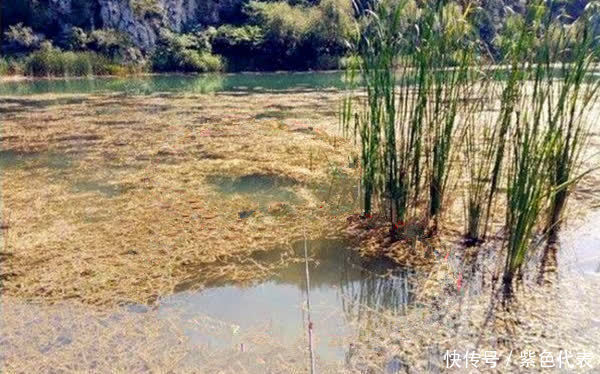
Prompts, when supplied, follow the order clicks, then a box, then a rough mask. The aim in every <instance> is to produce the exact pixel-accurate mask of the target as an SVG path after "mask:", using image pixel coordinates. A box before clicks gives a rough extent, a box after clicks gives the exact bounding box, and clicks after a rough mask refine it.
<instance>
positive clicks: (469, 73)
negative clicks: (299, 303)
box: [342, 1, 598, 298]
mask: <svg viewBox="0 0 600 374" xmlns="http://www.w3.org/2000/svg"><path fill="white" fill-rule="evenodd" d="M591 7H592V6H590V7H588V9H586V13H585V14H583V15H582V16H581V17H580V18H579V19H577V20H576V21H574V22H570V23H567V22H564V20H562V19H561V18H560V17H562V16H561V15H558V16H557V15H556V14H554V13H553V12H552V9H553V8H552V2H545V1H536V2H531V3H529V4H528V6H527V8H526V11H525V13H524V14H523V15H519V14H514V15H512V16H511V17H510V18H509V19H508V21H507V27H506V30H505V34H504V35H501V36H500V37H499V38H498V40H497V41H496V42H497V46H498V49H499V50H500V51H501V52H502V53H501V56H500V60H499V61H498V60H494V59H493V58H492V57H490V56H489V55H488V54H487V52H486V51H485V49H484V48H482V47H481V46H482V45H483V43H482V42H481V41H480V40H479V38H478V36H477V35H476V34H475V33H474V32H473V30H472V27H471V25H472V24H471V19H470V17H471V15H472V14H473V9H471V7H470V6H469V5H468V4H467V5H458V4H456V3H451V2H445V1H432V2H429V3H427V4H426V5H423V6H421V7H418V6H416V4H415V3H413V2H410V1H401V2H386V1H380V2H376V3H375V4H374V5H373V7H372V8H371V9H370V10H369V11H368V12H367V16H366V20H367V21H366V27H364V31H363V32H362V34H361V35H360V37H359V38H358V39H356V40H355V41H354V47H355V48H354V51H355V54H356V58H355V59H354V60H353V61H355V65H354V71H353V72H352V73H347V74H348V76H349V77H350V78H351V79H350V80H353V79H354V80H356V79H357V77H358V78H359V79H361V80H362V82H363V83H364V86H365V92H364V94H365V95H364V96H362V97H361V96H352V95H350V96H348V97H346V98H345V99H344V102H343V105H342V122H343V123H344V125H345V127H344V128H345V129H346V130H347V131H348V130H352V129H353V130H354V134H355V136H356V138H357V139H358V140H359V141H360V144H361V154H362V157H361V169H360V170H361V175H362V193H363V201H364V202H363V207H364V210H363V214H364V215H365V216H366V217H368V216H370V215H372V214H379V215H382V216H384V217H386V218H387V219H388V220H389V222H390V224H389V225H388V227H389V231H390V238H391V242H392V243H393V242H394V241H395V240H397V239H398V237H399V236H400V235H399V233H400V234H401V230H399V229H398V223H404V222H405V221H406V220H410V221H412V222H416V221H423V220H426V221H428V223H426V224H425V227H426V228H427V229H426V233H427V235H425V236H426V237H427V236H431V235H434V234H435V233H437V232H438V231H439V229H440V227H439V224H440V222H442V223H446V222H444V220H441V218H442V217H443V212H444V211H445V210H452V209H453V202H454V199H453V197H452V196H451V197H450V198H448V196H447V190H448V186H453V187H455V186H457V184H455V183H453V181H452V179H453V178H456V179H455V180H460V178H461V177H462V175H466V178H467V179H466V180H465V187H466V188H465V189H464V191H465V201H464V208H463V211H464V217H465V219H464V236H465V239H466V244H467V245H476V244H479V243H482V242H483V241H485V240H493V241H498V240H499V241H501V242H502V243H503V244H501V243H500V242H499V243H498V245H499V247H502V248H503V249H505V250H506V263H505V266H504V277H503V280H504V285H505V295H506V296H508V298H509V297H510V294H511V293H512V284H513V280H514V279H515V277H516V276H518V277H519V278H521V277H522V276H523V274H522V272H523V264H524V263H525V262H526V261H527V260H528V259H529V258H530V257H532V256H533V255H534V254H536V253H538V252H537V251H536V249H537V248H539V247H540V246H539V244H540V243H541V242H546V243H548V246H547V248H552V243H555V242H556V238H557V233H558V230H559V227H560V222H561V220H562V212H563V211H564V209H565V205H566V201H567V196H568V194H569V191H571V190H572V189H573V188H574V186H575V185H576V182H577V181H578V180H579V178H580V177H581V175H582V173H583V171H582V170H581V165H582V149H583V147H584V146H585V144H587V141H588V139H589V134H590V131H589V126H590V122H589V121H587V120H586V114H587V113H588V112H589V111H590V110H591V108H592V106H593V104H594V103H595V102H596V99H597V92H598V91H597V88H598V83H597V82H598V81H597V80H591V81H590V74H589V73H590V71H591V70H592V69H593V67H594V64H595V63H596V62H597V61H598V49H597V48H598V47H597V43H596V42H595V41H594V39H593V37H592V32H591V27H592V24H593V20H592V18H593V17H595V16H596V15H595V13H594V10H593V9H591ZM498 62H500V63H502V65H498V64H497V63H498ZM488 107H491V110H488V109H490V108H488ZM457 150H461V151H462V152H461V154H458V153H457V152H456V151H457ZM499 202H501V203H503V204H504V208H503V207H502V206H501V205H500V206H499V204H498V203H499ZM501 216H504V220H503V222H501V221H498V218H500V217H501ZM540 217H547V218H546V219H544V220H541V219H540ZM492 224H494V225H495V226H496V227H497V226H498V225H501V226H504V229H505V230H504V233H503V234H501V235H498V234H496V233H495V234H494V235H490V234H489V231H490V230H491V229H490V227H491V226H492ZM414 250H415V249H414V247H413V251H414ZM545 252H546V253H545V254H544V256H543V258H547V257H548V256H550V257H555V255H554V256H553V255H548V249H547V250H546V251H545ZM544 261H545V260H544Z"/></svg>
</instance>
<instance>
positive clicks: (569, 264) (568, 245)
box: [558, 212, 600, 276]
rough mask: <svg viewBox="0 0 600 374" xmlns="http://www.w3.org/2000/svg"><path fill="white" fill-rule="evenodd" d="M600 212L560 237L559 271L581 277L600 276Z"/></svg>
mask: <svg viewBox="0 0 600 374" xmlns="http://www.w3.org/2000/svg"><path fill="white" fill-rule="evenodd" d="M599 228H600V212H596V213H594V214H591V215H590V216H589V217H587V218H586V220H585V221H584V223H583V224H581V225H576V226H574V227H573V228H570V229H568V230H567V231H566V232H565V233H564V234H563V235H562V236H561V246H562V247H561V251H560V253H559V258H558V261H559V264H558V266H559V269H560V270H561V271H563V272H573V271H575V272H577V273H579V274H583V275H590V276H600V229H599Z"/></svg>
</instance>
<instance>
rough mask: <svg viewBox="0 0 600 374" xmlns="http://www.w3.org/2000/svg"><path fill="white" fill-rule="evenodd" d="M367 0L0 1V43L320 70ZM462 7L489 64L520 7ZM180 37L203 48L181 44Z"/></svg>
mask: <svg viewBox="0 0 600 374" xmlns="http://www.w3.org/2000/svg"><path fill="white" fill-rule="evenodd" d="M374 1H376V0H275V1H274V0H258V1H257V0H220V1H217V0H181V1H174V0H125V1H117V0H3V1H2V2H1V3H0V17H1V20H0V36H1V40H0V47H1V51H2V53H3V55H5V56H10V57H11V58H12V59H13V60H14V57H15V56H16V57H19V56H24V55H28V54H31V53H34V52H36V51H39V50H40V48H41V45H42V43H43V42H44V41H48V42H50V43H52V45H53V46H54V47H57V48H60V49H61V50H62V51H74V52H84V51H89V52H95V53H98V54H99V55H101V56H104V57H105V58H107V59H109V60H110V61H111V62H113V63H115V64H129V65H131V64H136V65H138V66H143V65H146V66H149V67H153V68H154V69H156V70H159V71H196V72H198V71H206V70H213V69H221V68H222V67H223V63H224V64H226V66H227V69H228V70H306V69H330V68H338V67H339V66H340V63H339V61H340V59H341V58H343V57H344V56H345V55H346V54H347V52H348V51H347V47H346V46H347V44H346V42H345V41H346V40H347V39H348V38H351V36H352V33H354V32H356V30H355V28H356V25H357V24H358V25H360V22H361V21H360V20H361V19H362V18H364V16H365V12H366V9H368V7H369V6H370V5H371V4H372V3H373V2H374ZM381 1H388V2H402V1H404V0H381ZM429 1H433V0H429ZM429 1H417V2H416V3H415V4H417V8H416V9H415V11H418V8H419V7H420V8H423V7H428V6H432V5H431V4H433V3H432V2H431V3H430V2H429ZM435 1H443V2H451V0H435ZM589 2H590V0H554V1H552V12H553V13H554V14H563V15H564V16H563V19H564V22H565V23H570V22H572V21H573V20H574V19H576V18H577V17H578V16H580V15H581V13H582V12H583V9H584V8H585V6H586V5H587V4H588V3H589ZM462 3H463V2H461V4H462ZM466 4H469V6H470V7H472V9H473V11H472V12H471V14H472V16H471V19H470V22H471V23H472V25H473V26H474V28H475V29H476V30H477V31H478V34H479V37H480V40H481V41H482V42H483V43H482V45H483V46H484V47H485V48H487V49H488V52H489V53H488V54H489V56H490V57H491V58H494V59H495V58H498V57H499V56H501V55H502V54H501V51H500V50H499V47H498V40H499V39H501V37H502V35H503V33H504V34H505V31H506V30H505V29H506V22H507V20H509V19H510V15H511V14H514V13H516V14H518V13H521V12H523V9H524V2H523V1H522V0H472V1H471V2H466ZM355 21H358V22H355ZM596 31H597V32H598V31H600V25H597V26H596ZM166 35H170V36H166ZM190 38H192V39H193V38H201V39H203V40H206V41H208V44H209V45H207V46H188V45H186V43H187V41H189V40H190ZM192 44H193V43H192ZM159 49H162V50H159ZM211 50H212V53H214V54H215V55H218V56H220V57H218V56H214V55H212V54H211ZM221 59H222V60H223V63H222V62H221V61H220V60H221ZM499 62H500V61H499ZM6 64H7V62H6V61H5V65H6Z"/></svg>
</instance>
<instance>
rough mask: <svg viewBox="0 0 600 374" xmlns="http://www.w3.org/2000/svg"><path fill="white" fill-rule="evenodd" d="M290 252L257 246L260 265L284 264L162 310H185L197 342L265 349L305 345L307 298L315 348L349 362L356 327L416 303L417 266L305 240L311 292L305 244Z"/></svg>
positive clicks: (182, 297) (167, 303) (186, 295)
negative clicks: (366, 257)
mask: <svg viewBox="0 0 600 374" xmlns="http://www.w3.org/2000/svg"><path fill="white" fill-rule="evenodd" d="M292 247H293V249H292V250H291V251H289V252H280V251H270V252H258V253H255V254H254V255H253V256H252V257H253V258H252V260H254V261H256V262H258V263H270V262H275V261H278V260H279V259H280V258H281V256H285V255H287V256H288V257H287V258H286V261H285V263H286V265H285V266H283V267H282V268H281V269H279V270H277V271H276V272H274V273H273V274H272V275H271V276H270V277H267V278H266V279H262V280H261V281H259V282H256V283H253V284H250V285H239V284H221V285H215V286H213V287H210V288H206V289H204V290H201V291H198V292H192V291H186V292H180V293H177V294H175V295H173V296H171V297H168V298H166V299H164V300H163V301H162V303H161V305H160V309H159V310H160V313H159V314H160V315H161V316H163V317H165V318H166V317H168V316H170V315H173V314H178V315H182V317H183V318H182V319H181V321H180V323H181V324H182V325H181V326H180V328H181V329H182V330H184V331H186V334H187V335H188V337H189V338H190V339H191V340H192V341H193V342H194V343H195V344H199V345H206V346H210V347H211V348H222V349H225V348H231V347H239V349H241V350H243V349H249V350H261V349H262V348H264V347H261V339H263V340H264V341H277V342H278V343H280V344H282V345H284V346H296V345H297V346H303V345H304V344H305V342H306V333H307V328H308V327H307V313H308V309H307V306H306V305H307V304H306V301H307V297H309V298H310V315H311V319H312V321H313V324H314V329H313V330H314V334H315V351H316V353H317V354H318V355H319V357H320V358H321V359H323V360H326V361H332V360H333V361H343V360H344V359H345V358H347V355H348V354H351V353H350V347H349V346H348V344H347V342H348V339H350V338H351V337H354V336H356V335H358V334H360V333H367V332H359V331H355V329H354V326H355V324H358V323H359V322H364V321H362V319H366V318H374V317H375V316H376V314H377V313H382V312H386V313H392V314H396V315H399V314H401V313H403V312H404V311H405V310H406V308H407V307H408V305H409V304H411V303H413V302H414V290H413V283H412V282H413V277H414V276H415V273H414V272H413V271H411V270H408V269H405V268H400V267H397V266H394V265H393V264H392V263H391V262H389V261H384V260H379V261H364V260H362V259H361V258H360V257H359V256H358V255H357V254H356V252H355V251H351V250H349V249H348V247H347V244H346V243H344V242H343V241H340V240H318V241H309V242H307V250H308V253H309V257H310V259H309V261H308V264H309V266H308V274H309V282H310V292H309V293H308V295H307V292H306V263H305V261H304V254H303V253H304V252H303V251H304V243H303V242H298V243H295V244H294V245H293V246H292Z"/></svg>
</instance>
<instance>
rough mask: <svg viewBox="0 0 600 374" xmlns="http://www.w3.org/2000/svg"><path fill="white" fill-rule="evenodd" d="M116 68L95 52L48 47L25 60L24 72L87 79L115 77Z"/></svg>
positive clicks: (44, 75) (39, 75)
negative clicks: (95, 76)
mask: <svg viewBox="0 0 600 374" xmlns="http://www.w3.org/2000/svg"><path fill="white" fill-rule="evenodd" d="M116 66H118V65H115V64H114V63H113V62H112V61H111V60H110V59H108V58H106V57H104V56H100V55H98V54H96V53H93V52H72V51H69V52H64V51H61V50H60V49H57V48H53V47H49V46H47V47H45V48H43V49H41V50H40V51H37V52H34V53H32V54H31V55H30V56H28V57H27V58H26V59H25V68H24V71H25V74H26V75H30V76H34V77H69V76H71V77H85V76H91V75H109V74H110V75H113V74H115V73H116V71H117V69H116V68H115V67H116ZM119 69H121V68H119ZM123 69H125V68H123Z"/></svg>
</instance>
